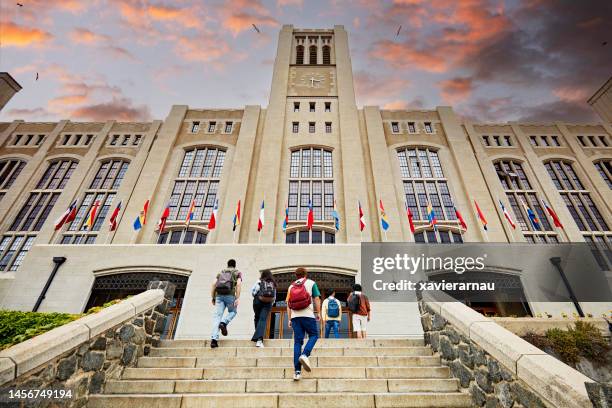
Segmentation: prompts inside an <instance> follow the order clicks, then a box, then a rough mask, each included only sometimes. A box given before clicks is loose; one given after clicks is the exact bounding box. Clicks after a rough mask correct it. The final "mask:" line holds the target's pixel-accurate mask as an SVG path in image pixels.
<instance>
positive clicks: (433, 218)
mask: <svg viewBox="0 0 612 408" xmlns="http://www.w3.org/2000/svg"><path fill="white" fill-rule="evenodd" d="M427 220H428V221H429V226H430V227H433V228H434V229H436V224H437V223H438V220H437V219H436V213H435V212H434V209H433V207H432V205H431V202H430V201H428V202H427Z"/></svg>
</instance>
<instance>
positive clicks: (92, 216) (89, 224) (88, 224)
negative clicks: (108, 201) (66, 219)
mask: <svg viewBox="0 0 612 408" xmlns="http://www.w3.org/2000/svg"><path fill="white" fill-rule="evenodd" d="M98 207H100V201H98V200H96V201H95V202H94V204H93V205H92V206H91V209H90V210H89V215H88V216H87V220H85V228H87V230H88V231H91V230H92V229H93V226H94V223H95V222H96V215H98Z"/></svg>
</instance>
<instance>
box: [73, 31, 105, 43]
mask: <svg viewBox="0 0 612 408" xmlns="http://www.w3.org/2000/svg"><path fill="white" fill-rule="evenodd" d="M69 37H70V39H71V40H72V41H74V42H75V43H79V44H86V45H91V44H100V43H103V42H108V41H110V40H111V38H110V37H109V36H108V35H104V34H97V33H94V32H93V31H91V30H88V29H87V28H81V27H77V28H75V29H74V30H72V31H71V32H70V34H69Z"/></svg>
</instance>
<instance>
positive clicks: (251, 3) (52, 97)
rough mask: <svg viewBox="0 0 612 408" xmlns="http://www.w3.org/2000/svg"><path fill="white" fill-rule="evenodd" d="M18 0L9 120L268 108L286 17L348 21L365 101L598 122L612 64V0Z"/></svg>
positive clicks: (481, 115)
mask: <svg viewBox="0 0 612 408" xmlns="http://www.w3.org/2000/svg"><path fill="white" fill-rule="evenodd" d="M19 2H20V3H21V4H23V7H19V6H17V5H16V4H15V3H16V1H15V0H0V4H1V7H2V9H1V13H0V41H1V51H0V71H8V72H9V73H11V75H13V77H15V79H17V81H18V82H19V83H20V84H21V85H22V86H23V89H22V90H21V91H20V92H19V93H18V94H17V95H15V97H14V98H13V99H12V100H11V101H10V102H9V104H8V105H7V106H6V107H5V108H4V110H3V111H2V112H1V113H0V120H2V121H8V120H14V119H25V120H28V121H49V120H58V119H66V118H70V119H72V120H74V121H87V120H105V119H117V120H121V121H131V120H150V119H163V118H164V117H165V116H166V115H167V113H168V111H169V109H170V106H171V105H173V104H186V105H189V106H191V107H193V108H241V107H243V106H244V105H248V104H258V105H263V106H266V105H267V103H268V89H269V87H270V82H271V77H272V62H273V60H274V57H275V53H276V40H277V38H278V30H279V29H280V27H281V25H282V24H293V25H294V26H295V27H299V28H332V27H333V26H334V25H335V24H342V25H344V27H345V28H346V30H347V31H348V32H349V41H350V46H351V57H352V61H353V69H354V81H355V87H356V92H357V103H358V105H359V106H363V105H379V106H381V107H385V108H389V109H402V108H414V109H432V108H435V106H438V105H451V106H453V107H454V108H455V109H456V111H457V112H458V113H459V114H461V115H464V116H467V117H469V118H472V119H474V120H478V121H507V120H519V119H520V120H528V121H549V120H565V121H579V122H584V121H595V120H598V119H597V117H596V116H595V114H594V113H593V112H592V110H591V109H590V107H589V106H588V105H587V104H586V99H587V98H588V97H589V96H590V95H592V94H593V92H595V91H596V90H597V89H598V88H599V87H600V86H601V85H602V84H603V83H604V82H605V81H606V80H607V79H608V78H609V77H610V76H611V75H612V24H611V23H610V21H612V1H610V0H601V1H588V0H579V1H578V0H568V1H553V0H529V1H523V2H518V1H505V2H504V1H485V0H467V1H458V0H436V1H426V0H395V1H385V2H374V1H367V0H361V1H349V0H334V1H330V2H323V1H309V0H273V1H260V0H233V1H230V2H221V1H216V2H213V1H196V0H179V1H162V0H155V1H152V0H151V1H150V0H125V1H120V0H88V1H77V0H19ZM252 23H254V24H256V25H257V26H258V27H259V29H260V30H261V34H258V33H256V32H255V31H254V30H253V28H252V27H251V24H252ZM400 25H401V26H402V29H401V31H400V34H399V36H396V32H397V30H398V27H399V26H400ZM605 42H608V44H607V45H604V43H605ZM37 72H38V73H39V80H38V81H35V77H36V73H37Z"/></svg>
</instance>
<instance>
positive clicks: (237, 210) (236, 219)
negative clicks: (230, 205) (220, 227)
mask: <svg viewBox="0 0 612 408" xmlns="http://www.w3.org/2000/svg"><path fill="white" fill-rule="evenodd" d="M233 224H234V226H233V227H232V231H236V227H237V226H238V225H240V200H238V206H237V207H236V213H235V214H234V220H233Z"/></svg>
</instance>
